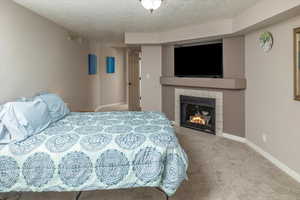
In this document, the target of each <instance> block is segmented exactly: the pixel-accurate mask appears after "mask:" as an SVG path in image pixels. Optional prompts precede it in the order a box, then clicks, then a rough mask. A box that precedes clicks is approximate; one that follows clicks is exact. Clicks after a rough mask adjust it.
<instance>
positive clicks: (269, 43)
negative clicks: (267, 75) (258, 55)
mask: <svg viewBox="0 0 300 200" xmlns="http://www.w3.org/2000/svg"><path fill="white" fill-rule="evenodd" d="M259 43H260V47H261V48H262V49H263V50H264V52H268V51H270V50H271V49H272V47H273V36H272V33H270V32H264V33H262V34H261V35H260V37H259Z"/></svg>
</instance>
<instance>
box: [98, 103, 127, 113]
mask: <svg viewBox="0 0 300 200" xmlns="http://www.w3.org/2000/svg"><path fill="white" fill-rule="evenodd" d="M123 104H126V103H125V102H120V103H113V104H107V105H102V106H99V107H97V108H96V109H95V112H98V111H99V110H101V109H102V108H107V107H111V106H119V105H123Z"/></svg>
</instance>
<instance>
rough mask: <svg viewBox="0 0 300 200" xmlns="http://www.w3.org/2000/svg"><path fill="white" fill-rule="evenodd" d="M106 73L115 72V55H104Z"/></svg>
mask: <svg viewBox="0 0 300 200" xmlns="http://www.w3.org/2000/svg"><path fill="white" fill-rule="evenodd" d="M106 73H108V74H112V73H115V57H106Z"/></svg>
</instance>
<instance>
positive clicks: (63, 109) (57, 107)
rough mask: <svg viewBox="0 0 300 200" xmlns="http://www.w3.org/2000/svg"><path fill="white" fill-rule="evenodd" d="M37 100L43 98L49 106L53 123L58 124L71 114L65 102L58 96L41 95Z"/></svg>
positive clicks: (50, 94)
mask: <svg viewBox="0 0 300 200" xmlns="http://www.w3.org/2000/svg"><path fill="white" fill-rule="evenodd" d="M36 98H41V99H42V100H43V101H44V102H45V103H46V104H47V106H48V109H49V112H50V116H51V119H52V122H56V121H58V120H60V119H62V118H63V117H65V116H66V115H67V114H69V113H70V110H69V108H68V107H67V106H66V104H65V102H64V101H63V100H62V99H61V98H60V97H59V96H58V95H56V94H52V93H40V94H39V95H38V96H36Z"/></svg>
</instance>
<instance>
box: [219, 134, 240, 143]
mask: <svg viewBox="0 0 300 200" xmlns="http://www.w3.org/2000/svg"><path fill="white" fill-rule="evenodd" d="M222 136H223V137H224V138H227V139H229V140H234V141H237V142H242V143H246V138H243V137H239V136H236V135H232V134H228V133H223V135H222Z"/></svg>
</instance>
